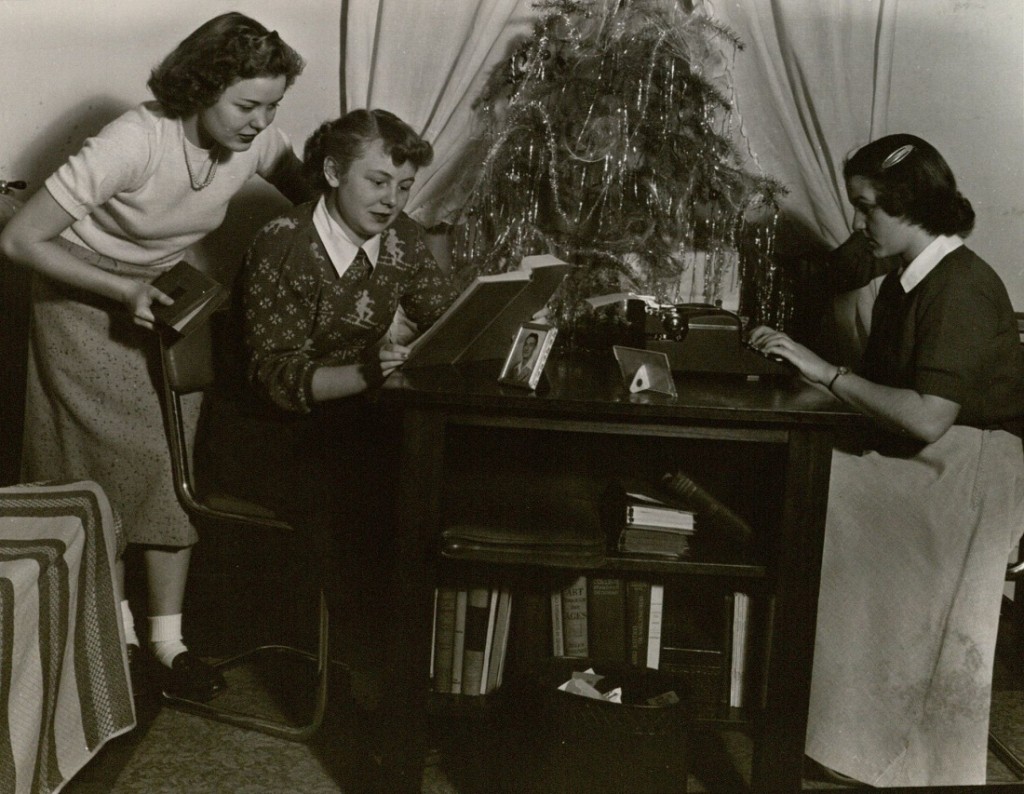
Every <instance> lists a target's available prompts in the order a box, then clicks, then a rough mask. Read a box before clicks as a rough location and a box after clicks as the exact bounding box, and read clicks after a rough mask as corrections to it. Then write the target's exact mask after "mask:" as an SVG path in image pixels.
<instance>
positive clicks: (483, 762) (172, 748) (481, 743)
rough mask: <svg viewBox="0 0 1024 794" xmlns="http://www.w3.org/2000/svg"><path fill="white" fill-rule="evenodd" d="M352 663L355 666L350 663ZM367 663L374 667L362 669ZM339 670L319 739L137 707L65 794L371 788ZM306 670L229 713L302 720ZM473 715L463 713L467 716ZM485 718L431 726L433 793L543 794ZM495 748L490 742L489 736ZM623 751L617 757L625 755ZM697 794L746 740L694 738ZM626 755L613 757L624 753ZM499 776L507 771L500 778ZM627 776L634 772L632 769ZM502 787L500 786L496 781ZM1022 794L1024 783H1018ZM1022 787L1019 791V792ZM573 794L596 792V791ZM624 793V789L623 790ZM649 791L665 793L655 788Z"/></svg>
mask: <svg viewBox="0 0 1024 794" xmlns="http://www.w3.org/2000/svg"><path fill="white" fill-rule="evenodd" d="M1009 632H1010V628H1009V627H1008V628H1007V630H1006V632H1004V634H1003V635H1001V642H1000V649H999V659H998V661H997V669H996V676H995V686H994V690H995V691H994V696H993V711H992V723H993V728H994V729H995V730H996V731H997V732H998V733H999V734H1000V736H1001V738H1002V739H1003V741H1004V742H1006V743H1008V744H1010V745H1011V746H1015V747H1016V749H1017V750H1018V752H1022V753H1024V660H1022V661H1020V662H1018V661H1017V660H1016V658H1015V656H1014V654H1013V653H1012V652H1011V649H1010V648H1009V645H1010V639H1011V638H1010V637H1008V636H1006V635H1008V634H1009ZM349 661H353V660H351V659H350V660H349ZM362 661H366V660H362ZM354 666H355V668H356V669H357V672H355V673H351V672H350V671H349V670H348V669H345V668H343V667H341V666H340V665H335V666H333V667H332V685H333V693H332V694H333V697H332V698H331V700H330V707H329V709H328V714H327V717H326V720H325V724H324V727H323V729H322V730H321V731H320V732H319V734H318V735H317V736H316V737H315V738H314V739H313V740H312V741H310V742H309V743H308V744H296V743H290V742H286V741H282V740H278V739H273V738H270V737H267V736H263V735H261V734H257V733H253V732H250V731H243V730H240V729H236V728H232V727H230V726H226V725H221V724H218V723H214V722H211V721H208V720H204V719H201V718H198V717H195V716H192V715H189V714H185V713H182V712H179V711H175V710H173V709H170V708H166V707H165V708H160V707H159V706H158V705H157V704H156V703H155V702H152V701H148V702H143V703H142V704H140V709H139V713H140V725H139V727H138V728H137V729H136V730H135V731H134V732H133V733H131V734H129V735H127V736H125V737H122V738H120V739H117V740H114V741H113V742H111V743H110V745H108V746H107V747H106V748H104V750H102V751H101V752H100V754H99V755H98V756H97V758H96V759H94V761H93V762H92V763H91V764H90V765H88V766H87V767H86V768H85V769H84V770H82V771H81V772H80V773H79V775H77V776H76V778H75V779H74V780H73V781H72V782H71V783H70V784H69V785H68V786H67V788H66V789H65V791H66V792H68V794H101V793H102V794H143V793H145V794H162V793H164V792H166V793H167V794H177V792H189V794H221V793H222V792H231V793H232V794H271V793H274V794H276V793H278V792H298V791H301V792H304V794H319V793H320V792H323V794H328V793H332V794H333V793H336V792H347V793H348V794H357V793H358V792H363V791H368V790H370V786H369V784H368V783H367V780H368V778H367V776H366V768H365V763H364V762H365V759H366V757H367V756H368V751H367V750H366V748H365V745H364V743H363V741H362V739H363V737H365V736H366V735H367V734H368V732H369V728H368V725H369V722H368V716H367V715H368V712H367V711H366V709H365V708H363V706H367V707H372V705H373V702H374V700H375V698H376V696H377V694H379V693H378V692H377V690H376V684H375V680H374V678H373V676H372V675H369V674H366V673H360V672H358V668H359V667H361V666H366V667H372V664H370V665H363V664H362V663H361V662H360V661H359V660H355V661H354ZM298 672H299V671H298V670H297V669H286V668H284V667H280V666H277V667H272V668H255V667H251V666H250V667H243V668H238V669H235V670H232V671H230V672H229V681H230V684H231V687H230V690H229V692H228V693H227V694H225V695H224V696H222V697H223V698H224V701H223V702H224V703H225V704H226V705H233V704H237V705H238V707H240V708H248V707H251V706H252V705H253V704H257V703H259V704H262V705H261V706H260V708H261V709H262V710H265V712H266V713H268V714H281V713H282V711H284V710H287V711H288V713H290V714H292V715H293V716H295V715H297V714H298V712H300V711H302V709H303V708H304V705H303V704H302V703H301V702H300V701H302V696H301V695H300V694H298V693H296V692H295V691H292V692H289V691H287V690H286V689H282V687H281V681H282V680H284V679H286V678H294V677H295V675H296V674H297V673H298ZM463 717H466V715H463ZM485 722H486V719H482V718H480V713H478V714H477V715H475V716H474V715H473V714H470V715H469V716H468V718H464V719H460V720H458V721H452V720H450V719H449V720H441V719H439V718H435V724H434V727H435V731H434V734H433V735H434V739H435V741H434V744H435V746H436V749H435V750H434V751H433V752H432V753H431V754H430V756H429V758H428V765H427V768H426V770H425V773H424V778H423V786H422V791H423V792H424V793H425V794H475V793H476V792H492V791H497V790H499V789H501V790H506V791H516V792H518V791H530V792H538V794H539V792H541V791H544V792H547V791H550V790H551V789H550V787H546V786H541V787H538V784H536V783H535V782H531V781H535V779H536V774H535V773H536V768H537V765H536V764H534V763H532V762H531V760H530V759H525V760H524V758H523V757H522V756H521V747H518V746H517V743H518V742H519V741H520V740H521V739H523V738H524V737H522V736H519V737H516V736H514V734H513V733H510V734H509V735H510V736H511V737H512V738H511V739H510V740H509V741H508V742H507V743H506V744H504V745H498V746H495V745H494V744H492V743H490V742H489V741H488V739H487V734H486V733H485V732H484V731H483V730H482V729H481V725H482V724H483V723H485ZM492 738H493V737H492ZM597 749H598V748H595V751H594V752H593V754H592V756H591V757H590V760H589V763H590V764H592V771H593V772H594V774H595V775H596V779H604V780H607V779H611V778H613V777H614V775H615V774H617V773H620V772H622V771H623V765H622V764H621V763H620V762H619V761H618V760H617V759H613V758H612V757H611V753H606V754H601V753H600V752H598V751H597ZM619 749H620V750H621V748H619ZM689 750H690V752H689V757H690V759H691V764H690V776H689V778H688V784H687V786H686V788H685V789H682V788H679V787H671V788H667V789H664V790H665V791H666V794H667V792H669V791H672V790H686V791H691V792H735V791H739V790H742V789H743V788H745V781H746V780H747V779H748V775H749V769H750V755H751V743H750V741H749V739H748V738H747V737H746V736H745V735H743V734H742V733H740V732H738V731H734V732H722V733H702V734H698V735H696V736H694V737H692V738H691V742H690V747H689ZM617 754H618V753H616V755H617ZM496 770H501V771H500V772H499V773H498V774H495V771H496ZM629 772H630V774H635V769H633V768H630V770H629ZM500 781H501V782H503V785H499V782H500ZM1017 782H1018V781H1017V779H1016V777H1015V776H1014V775H1013V774H1012V773H1011V771H1010V770H1009V769H1008V768H1007V767H1005V766H1004V765H1003V764H1002V763H1000V762H999V760H998V759H996V758H995V757H994V756H993V755H992V754H991V753H990V754H989V785H990V786H992V787H997V786H1001V785H1002V784H1014V783H1017ZM1020 786H1021V789H1022V791H1024V783H1022V784H1020ZM1014 787H1015V788H1016V786H1014ZM804 788H805V789H822V790H823V789H831V790H841V789H842V787H841V786H836V785H833V784H830V783H825V782H818V781H813V780H807V781H805V784H804ZM571 790H572V791H579V792H584V791H585V792H587V794H589V793H590V791H592V790H593V789H592V788H590V787H589V786H588V787H585V788H576V787H575V786H573V787H572V789H571ZM627 790H628V789H627ZM649 790H652V791H657V792H661V791H662V790H663V789H661V788H658V787H655V788H651V789H649Z"/></svg>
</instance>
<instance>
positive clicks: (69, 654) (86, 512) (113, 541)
mask: <svg viewBox="0 0 1024 794" xmlns="http://www.w3.org/2000/svg"><path fill="white" fill-rule="evenodd" d="M118 535H119V532H118V528H117V522H116V517H115V515H114V514H113V512H112V510H111V507H110V504H109V503H108V501H107V498H106V496H105V494H104V493H103V490H102V489H101V488H100V487H99V486H98V485H97V484H96V483H93V482H74V483H65V484H50V483H47V484H44V485H19V486H13V487H9V488H0V792H5V793H6V792H11V794H49V793H50V792H56V791H59V790H60V789H61V788H62V787H63V786H64V785H65V783H67V781H68V780H69V779H70V778H71V777H72V776H73V775H74V774H75V773H76V772H78V770H79V769H81V768H82V767H83V766H84V765H85V764H86V763H87V762H88V761H89V760H90V759H91V758H92V757H93V756H94V755H95V754H96V753H97V752H98V751H99V749H100V748H101V747H102V746H103V745H104V744H105V743H106V742H107V741H108V740H109V739H111V738H113V737H115V736H118V735H120V734H122V733H125V732H127V731H129V730H131V729H132V728H133V727H134V726H135V710H134V704H133V702H132V695H131V685H130V681H129V677H128V664H127V658H126V656H125V653H124V640H123V635H122V628H121V621H120V615H119V607H118V601H117V596H116V593H115V589H114V579H113V571H114V559H115V556H116V554H117V552H118V545H119V539H118Z"/></svg>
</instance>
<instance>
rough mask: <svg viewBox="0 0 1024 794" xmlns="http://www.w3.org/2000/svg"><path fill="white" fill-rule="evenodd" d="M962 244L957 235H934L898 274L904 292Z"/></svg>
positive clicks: (908, 290) (914, 285) (921, 279)
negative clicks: (901, 272) (899, 274)
mask: <svg viewBox="0 0 1024 794" xmlns="http://www.w3.org/2000/svg"><path fill="white" fill-rule="evenodd" d="M963 244H964V241H963V240H962V239H961V238H960V237H959V235H956V234H954V235H951V236H949V237H946V236H942V237H936V238H935V239H934V240H932V241H931V242H930V243H928V245H927V246H926V247H925V249H924V250H923V251H922V252H921V253H919V254H918V255H917V256H915V257H914V261H913V262H911V263H910V264H909V265H907V267H906V269H905V270H904V271H903V274H902V275H901V276H900V284H901V285H902V287H903V291H904V292H910V291H911V290H912V289H913V288H914V287H916V286H917V285H918V284H920V283H921V282H922V281H923V280H924V277H925V276H927V275H928V274H929V273H931V272H932V270H934V269H935V266H936V265H937V264H939V262H941V261H942V259H943V257H945V256H946V254H949V253H951V252H953V251H955V250H956V249H957V248H959V247H960V246H961V245H963Z"/></svg>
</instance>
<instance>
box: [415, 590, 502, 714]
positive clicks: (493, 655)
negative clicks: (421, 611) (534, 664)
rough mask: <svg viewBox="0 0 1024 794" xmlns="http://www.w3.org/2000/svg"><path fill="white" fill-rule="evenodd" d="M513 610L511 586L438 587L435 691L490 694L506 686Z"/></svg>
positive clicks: (433, 657)
mask: <svg viewBox="0 0 1024 794" xmlns="http://www.w3.org/2000/svg"><path fill="white" fill-rule="evenodd" d="M511 615H512V593H511V591H510V590H509V589H508V588H507V587H504V588H503V587H487V586H474V587H454V586H449V585H442V586H441V587H438V588H437V589H436V590H435V591H434V627H433V645H432V648H433V652H432V654H431V660H430V667H431V677H432V679H433V688H434V691H435V692H442V693H445V694H454V695H486V694H488V693H490V692H493V691H494V690H495V689H497V688H498V687H499V686H501V682H502V676H503V673H504V667H505V655H506V650H507V647H508V635H509V628H510V621H511Z"/></svg>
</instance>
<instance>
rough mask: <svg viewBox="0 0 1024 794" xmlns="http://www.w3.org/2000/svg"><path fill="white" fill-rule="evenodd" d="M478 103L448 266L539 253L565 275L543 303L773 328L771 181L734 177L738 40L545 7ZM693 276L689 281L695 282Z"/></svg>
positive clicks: (572, 316)
mask: <svg viewBox="0 0 1024 794" xmlns="http://www.w3.org/2000/svg"><path fill="white" fill-rule="evenodd" d="M535 8H537V10H538V19H537V21H536V23H535V25H534V29H533V35H532V36H531V37H530V38H528V39H526V40H525V41H524V42H523V43H522V44H521V45H520V46H519V47H518V48H517V49H516V51H515V52H514V53H513V54H512V56H511V57H510V58H509V59H508V60H507V61H506V62H505V63H504V65H503V67H502V68H501V69H498V70H496V71H495V72H494V73H493V74H492V75H491V77H490V79H489V81H488V82H487V84H486V86H485V88H484V90H483V91H482V93H481V95H480V97H479V98H478V100H477V106H476V107H477V111H478V113H479V115H480V118H481V120H482V136H481V139H480V141H479V144H480V145H479V147H478V149H477V151H478V155H477V156H478V160H477V163H476V167H475V168H473V169H471V171H470V172H471V173H472V174H473V180H474V181H473V183H472V184H471V185H470V187H469V189H468V191H467V194H468V199H467V201H466V203H465V205H464V206H463V207H462V208H461V211H460V214H459V217H458V218H457V219H456V221H455V243H456V245H455V252H454V253H455V260H456V263H457V265H459V266H460V267H461V268H462V270H463V272H466V273H468V274H469V275H478V274H481V273H487V272H499V271H502V270H507V269H510V268H514V267H516V266H517V265H518V263H519V260H520V259H521V257H522V256H523V255H526V254H532V253H546V252H552V253H555V254H556V255H558V256H560V257H562V258H563V259H565V260H566V261H570V262H573V263H575V264H577V265H580V267H577V268H576V269H575V271H574V273H573V275H572V276H571V277H570V279H568V280H567V282H566V283H565V285H564V286H563V289H562V291H561V293H560V295H559V298H558V302H557V305H556V306H554V307H553V308H554V310H555V315H554V316H555V319H556V321H557V322H558V324H559V325H560V326H563V327H565V328H567V329H568V330H570V331H571V330H573V329H578V328H579V327H580V326H581V325H583V324H585V323H586V322H587V321H588V316H589V319H592V315H593V312H592V311H591V310H589V308H588V307H587V306H586V304H585V303H584V299H585V298H587V297H590V296H594V295H599V294H604V293H609V292H620V291H631V292H635V293H639V294H644V295H652V296H654V297H655V298H656V300H657V301H658V302H661V303H664V304H670V303H675V302H679V301H680V300H681V299H682V300H687V299H689V300H692V299H693V296H695V295H696V296H700V297H698V300H699V302H707V303H713V302H718V301H720V300H721V296H722V294H723V292H725V291H728V289H729V288H730V285H727V284H724V283H723V279H726V278H732V279H739V280H741V281H742V282H743V298H742V303H744V304H746V305H744V306H743V307H742V311H743V313H745V314H747V315H749V316H751V317H752V318H753V319H755V320H757V321H759V322H769V321H771V322H773V323H774V324H776V325H782V324H783V323H782V322H781V321H782V319H783V318H782V315H783V314H784V313H785V311H786V307H785V298H784V296H783V294H782V290H781V285H780V284H779V283H778V282H779V279H778V277H777V273H776V270H775V267H774V265H773V264H772V261H771V245H772V241H773V237H774V221H775V216H776V212H775V208H776V198H777V196H778V195H779V194H780V192H781V188H780V186H779V185H778V184H777V183H776V182H774V181H773V180H772V179H770V178H768V177H766V176H763V175H755V174H752V173H749V172H748V171H746V170H744V168H743V167H742V165H741V162H740V156H739V152H738V151H737V148H736V145H735V143H734V141H733V135H732V130H733V126H732V125H733V123H734V121H733V113H732V108H731V102H730V100H729V98H728V94H727V93H726V92H727V91H728V90H729V86H728V85H724V86H723V85H720V84H719V83H721V82H723V80H722V78H721V77H719V78H717V79H716V78H715V77H713V75H716V74H719V75H725V76H726V78H727V75H728V68H727V63H728V59H729V57H731V56H730V55H729V54H728V53H730V52H731V53H735V52H736V51H737V50H738V49H740V42H739V41H738V39H737V38H736V37H735V35H733V34H732V33H731V32H730V31H729V30H728V29H727V28H725V27H724V26H722V25H720V24H718V23H716V22H715V21H714V20H712V19H710V18H709V17H708V16H707V15H706V14H704V13H703V12H702V11H701V10H700V9H699V8H698V9H694V8H692V6H688V4H685V3H684V0H590V2H579V1H577V0H552V1H551V2H541V3H538V4H536V5H535ZM695 280H699V281H700V282H701V283H697V284H695V283H694V281H695ZM732 286H734V287H735V286H736V285H732Z"/></svg>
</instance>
